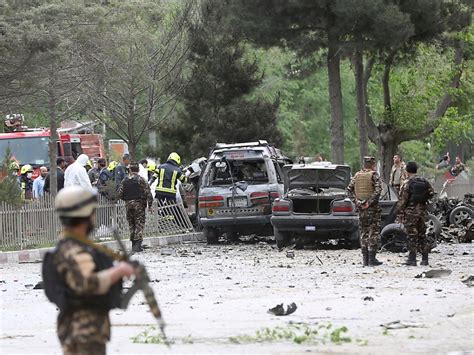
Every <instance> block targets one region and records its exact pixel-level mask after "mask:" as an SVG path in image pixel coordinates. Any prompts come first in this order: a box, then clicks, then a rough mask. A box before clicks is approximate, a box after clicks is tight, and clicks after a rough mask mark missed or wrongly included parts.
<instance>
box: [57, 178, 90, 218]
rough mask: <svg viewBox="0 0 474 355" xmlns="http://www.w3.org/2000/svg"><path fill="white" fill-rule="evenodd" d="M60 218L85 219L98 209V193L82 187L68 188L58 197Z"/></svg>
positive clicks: (59, 193) (60, 192)
mask: <svg viewBox="0 0 474 355" xmlns="http://www.w3.org/2000/svg"><path fill="white" fill-rule="evenodd" d="M55 204H56V212H57V213H58V216H59V217H68V218H85V217H89V216H90V215H92V213H93V212H94V211H95V209H96V208H97V193H96V192H95V191H93V190H89V189H85V188H84V187H81V186H77V185H76V186H67V187H65V188H63V189H61V191H59V192H58V195H57V196H56V203H55Z"/></svg>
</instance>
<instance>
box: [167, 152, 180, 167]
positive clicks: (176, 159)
mask: <svg viewBox="0 0 474 355" xmlns="http://www.w3.org/2000/svg"><path fill="white" fill-rule="evenodd" d="M170 160H172V161H174V162H175V163H176V164H178V165H181V157H180V156H179V154H178V153H176V152H173V153H171V154H170V155H169V156H168V161H170Z"/></svg>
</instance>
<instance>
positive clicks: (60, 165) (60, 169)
mask: <svg viewBox="0 0 474 355" xmlns="http://www.w3.org/2000/svg"><path fill="white" fill-rule="evenodd" d="M56 166H57V169H56V181H57V186H58V191H59V190H61V189H62V188H63V187H64V170H66V161H65V160H64V159H63V158H58V159H56ZM50 178H51V174H48V176H46V179H45V180H44V191H46V192H48V193H49V192H50Z"/></svg>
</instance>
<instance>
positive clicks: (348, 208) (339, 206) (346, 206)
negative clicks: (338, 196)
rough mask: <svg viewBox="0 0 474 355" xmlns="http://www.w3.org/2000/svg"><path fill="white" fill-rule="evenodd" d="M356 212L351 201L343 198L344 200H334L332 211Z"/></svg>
mask: <svg viewBox="0 0 474 355" xmlns="http://www.w3.org/2000/svg"><path fill="white" fill-rule="evenodd" d="M352 212H354V208H353V206H352V203H351V201H348V200H342V201H334V203H333V205H332V213H352Z"/></svg>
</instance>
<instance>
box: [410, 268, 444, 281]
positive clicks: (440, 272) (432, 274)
mask: <svg viewBox="0 0 474 355" xmlns="http://www.w3.org/2000/svg"><path fill="white" fill-rule="evenodd" d="M451 273H452V271H451V270H449V269H433V270H428V271H423V272H422V273H421V274H418V275H416V276H415V279H422V278H424V279H435V278H441V277H445V276H449V275H451Z"/></svg>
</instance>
